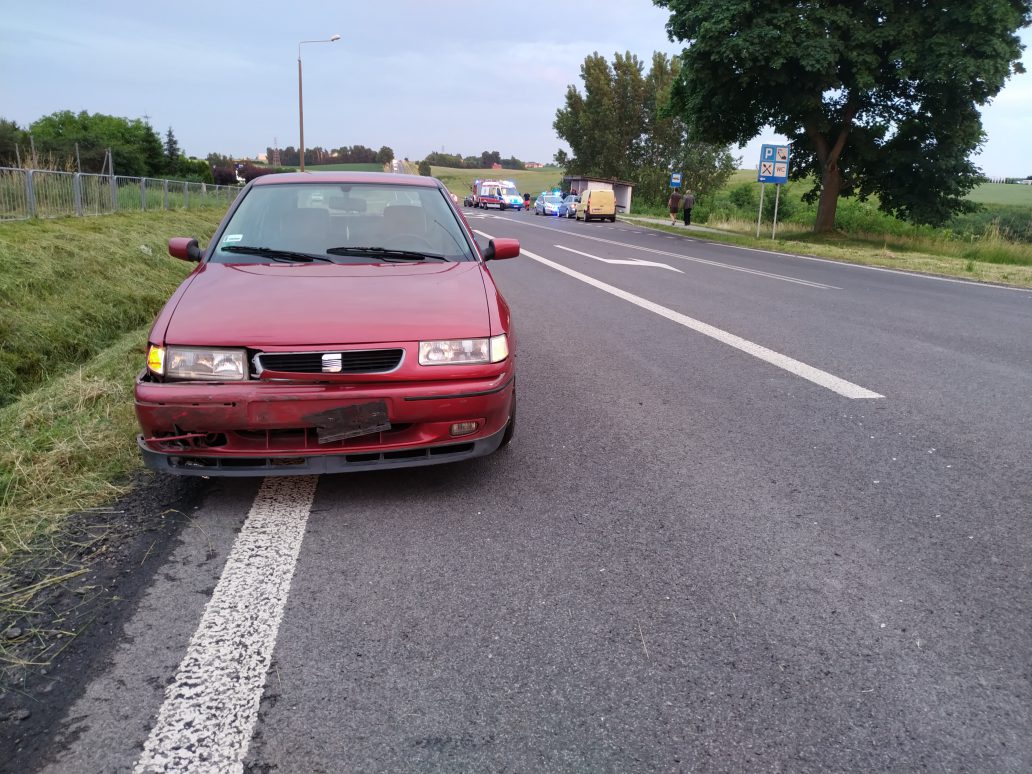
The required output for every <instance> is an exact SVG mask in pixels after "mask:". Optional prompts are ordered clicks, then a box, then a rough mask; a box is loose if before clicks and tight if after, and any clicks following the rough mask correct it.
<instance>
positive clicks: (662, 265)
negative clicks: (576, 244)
mask: <svg viewBox="0 0 1032 774" xmlns="http://www.w3.org/2000/svg"><path fill="white" fill-rule="evenodd" d="M552 246H553V247H558V248H559V249H560V250H566V251H567V252H571V253H576V254H577V255H583V256H584V257H585V258H594V259H595V260H596V261H602V263H616V264H620V265H622V266H655V267H657V268H660V269H670V271H676V272H677V273H678V274H684V272H683V271H681V270H680V269H675V268H674V267H673V266H667V265H666V264H665V263H656V262H655V261H639V260H638V259H637V258H627V259H622V258H600V257H599V256H597V255H592V254H591V253H582V252H581V251H580V250H574V249H573V248H572V247H563V246H562V245H552Z"/></svg>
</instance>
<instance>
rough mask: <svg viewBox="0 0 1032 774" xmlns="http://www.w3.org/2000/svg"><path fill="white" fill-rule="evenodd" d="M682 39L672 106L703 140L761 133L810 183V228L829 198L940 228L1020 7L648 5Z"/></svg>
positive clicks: (831, 209) (822, 1)
mask: <svg viewBox="0 0 1032 774" xmlns="http://www.w3.org/2000/svg"><path fill="white" fill-rule="evenodd" d="M654 2H655V3H656V5H658V6H662V7H666V8H668V9H669V10H670V20H669V22H668V23H667V31H668V33H669V35H670V38H671V39H672V40H680V41H685V42H687V44H688V47H687V48H686V49H685V50H684V52H683V53H682V55H681V62H682V68H681V71H680V75H679V77H678V79H677V83H676V85H675V86H674V88H673V92H672V104H673V107H674V110H675V111H676V112H677V113H678V114H679V115H680V116H682V117H683V118H684V120H685V121H687V122H689V123H690V124H691V125H692V126H693V127H694V128H695V129H696V130H697V131H698V132H699V134H700V136H701V137H702V138H703V139H705V140H708V141H710V142H718V143H719V142H727V143H737V144H745V143H746V142H748V141H750V140H752V139H753V138H754V137H755V136H756V135H758V134H759V133H760V132H761V131H762V130H763V128H764V127H766V126H770V127H772V128H773V129H774V130H775V131H777V132H778V133H779V134H783V135H785V136H786V137H787V138H788V139H789V141H790V142H791V144H792V156H791V171H790V175H791V177H792V178H793V179H804V178H813V179H814V180H815V182H814V187H813V190H811V192H810V194H809V195H808V196H809V197H810V199H811V200H814V199H817V198H819V200H820V203H819V205H818V210H817V222H816V229H817V230H818V231H829V230H831V229H833V228H834V223H835V210H836V206H837V203H838V197H839V196H840V195H844V196H850V195H858V196H860V197H861V198H866V197H868V196H872V195H876V196H877V198H878V202H879V206H880V207H881V209H882V210H884V211H885V212H888V213H891V214H893V215H896V216H899V217H903V218H906V219H909V220H913V221H916V222H924V223H941V222H942V221H944V220H946V219H947V218H949V217H950V216H951V215H953V214H954V213H956V212H960V211H963V210H965V209H968V208H969V207H970V205H969V204H968V202H967V201H966V200H965V199H964V198H963V197H964V195H965V194H966V193H967V192H968V191H970V190H971V188H972V187H973V186H974V185H975V184H977V183H978V182H979V180H980V179H981V174H980V171H979V170H978V168H977V167H976V166H975V165H974V163H973V162H972V161H971V159H970V157H971V155H972V153H973V152H974V151H976V150H977V149H978V148H979V147H980V145H981V143H982V142H983V140H984V133H983V131H982V124H981V117H980V115H979V113H978V107H979V106H981V105H985V104H986V103H987V102H989V100H991V99H992V98H993V97H994V96H995V95H996V94H997V93H999V91H1000V89H1001V88H1002V87H1003V84H1004V82H1005V81H1006V79H1007V78H1008V76H1009V75H1010V74H1011V73H1012V72H1022V71H1023V69H1022V67H1021V63H1020V61H1018V59H1019V56H1020V54H1021V51H1022V46H1021V43H1020V41H1019V39H1018V36H1017V34H1016V32H1017V30H1018V29H1020V28H1021V27H1024V26H1027V25H1028V24H1029V22H1030V19H1032V2H1030V0H966V1H965V2H963V3H959V2H956V3H950V2H946V3H927V2H923V1H922V0H895V1H894V0H856V2H850V3H842V2H839V1H838V0H804V2H799V3H785V2H781V1H780V0H654Z"/></svg>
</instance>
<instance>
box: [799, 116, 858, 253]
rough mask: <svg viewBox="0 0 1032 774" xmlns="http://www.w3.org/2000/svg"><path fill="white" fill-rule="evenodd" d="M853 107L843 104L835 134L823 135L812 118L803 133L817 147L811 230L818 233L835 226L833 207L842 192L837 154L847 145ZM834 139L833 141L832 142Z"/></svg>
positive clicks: (836, 205)
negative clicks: (817, 181)
mask: <svg viewBox="0 0 1032 774" xmlns="http://www.w3.org/2000/svg"><path fill="white" fill-rule="evenodd" d="M855 115H856V111H855V109H854V108H853V107H852V106H851V105H848V104H847V105H846V107H845V110H844V113H843V115H842V121H841V123H840V124H839V130H838V136H837V137H825V136H824V135H823V134H822V133H821V132H820V131H819V130H818V129H817V123H816V122H815V121H811V122H808V123H807V125H806V133H807V134H808V135H810V138H811V139H812V140H813V145H814V149H815V150H816V151H817V160H818V161H819V162H820V164H821V198H820V201H819V202H818V203H817V222H816V223H815V224H814V226H813V230H814V231H816V232H817V233H818V234H827V233H829V232H831V231H834V230H835V210H836V209H838V199H839V194H840V193H841V192H842V171H841V170H840V169H839V158H840V157H841V156H842V151H843V149H845V147H846V140H847V139H848V138H849V131H850V129H851V128H852V126H853V117H854V116H855ZM832 139H834V145H832V144H831V141H832Z"/></svg>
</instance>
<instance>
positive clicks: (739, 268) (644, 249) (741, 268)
mask: <svg viewBox="0 0 1032 774" xmlns="http://www.w3.org/2000/svg"><path fill="white" fill-rule="evenodd" d="M523 225H525V226H530V227H531V228H543V229H545V230H546V231H556V232H558V233H560V234H563V235H565V236H575V237H579V238H580V239H590V240H592V241H594V242H603V243H605V244H608V245H616V246H617V247H627V248H630V249H632V250H640V251H641V252H643V253H653V254H655V255H666V256H670V257H671V258H680V259H682V260H685V261H693V262H694V263H702V264H705V265H706V266H715V267H717V268H718V269H730V270H731V271H740V272H743V273H744V274H754V275H756V276H758V277H766V278H768V279H774V280H781V281H782V282H791V283H793V284H796V285H804V286H806V287H810V288H818V289H820V290H842V288H840V287H836V286H835V285H825V284H824V283H822V282H811V281H810V280H802V279H797V278H795V277H786V276H785V275H784V274H773V273H771V272H769V271H760V270H759V269H746V268H745V267H744V266H735V265H734V264H731V263H722V262H720V261H711V260H708V259H706V258H696V257H695V256H692V255H683V254H681V253H671V252H670V251H669V250H656V249H654V248H652V247H642V246H641V245H631V244H627V243H626V242H617V241H615V240H613V239H603V238H602V237H597V236H590V235H588V234H580V233H578V232H576V231H566V230H565V229H561V228H553V227H552V226H539V225H538V224H536V223H524V224H523ZM637 233H641V232H637Z"/></svg>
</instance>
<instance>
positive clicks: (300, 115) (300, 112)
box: [297, 35, 340, 172]
mask: <svg viewBox="0 0 1032 774" xmlns="http://www.w3.org/2000/svg"><path fill="white" fill-rule="evenodd" d="M338 40H340V35H331V36H330V37H328V38H326V39H325V40H302V41H300V42H299V43H298V44H297V121H298V125H299V127H300V129H301V171H302V172H304V171H305V103H304V98H303V96H302V89H301V46H302V45H303V44H305V43H334V42H336V41H338Z"/></svg>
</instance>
